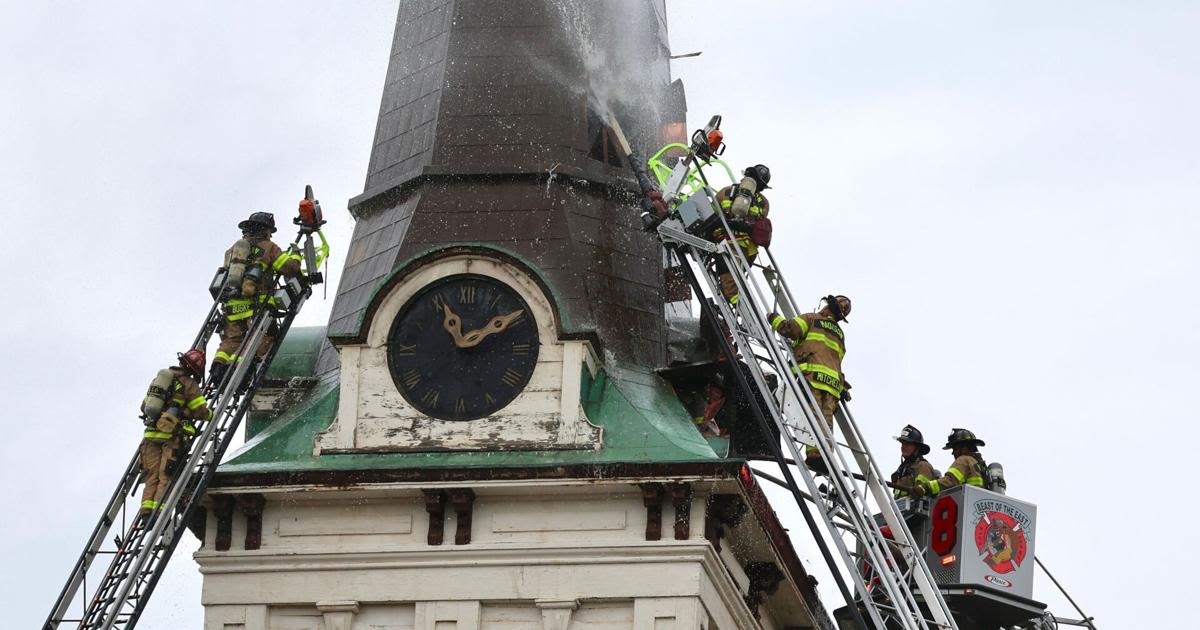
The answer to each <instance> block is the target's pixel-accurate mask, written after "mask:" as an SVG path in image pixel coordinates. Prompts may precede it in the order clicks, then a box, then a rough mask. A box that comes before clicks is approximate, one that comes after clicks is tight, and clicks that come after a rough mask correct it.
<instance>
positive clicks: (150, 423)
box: [142, 416, 158, 429]
mask: <svg viewBox="0 0 1200 630" xmlns="http://www.w3.org/2000/svg"><path fill="white" fill-rule="evenodd" d="M157 423H158V421H157V420H154V419H152V418H149V417H147V416H142V424H144V425H146V428H147V429H149V428H150V427H152V426H154V425H155V424H157Z"/></svg>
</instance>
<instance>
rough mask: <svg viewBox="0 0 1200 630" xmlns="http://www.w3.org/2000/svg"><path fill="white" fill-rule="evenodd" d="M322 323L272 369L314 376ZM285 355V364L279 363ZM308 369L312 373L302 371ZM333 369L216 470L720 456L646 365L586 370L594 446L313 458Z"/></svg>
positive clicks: (331, 401)
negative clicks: (598, 441)
mask: <svg viewBox="0 0 1200 630" xmlns="http://www.w3.org/2000/svg"><path fill="white" fill-rule="evenodd" d="M323 337H324V329H323V328H299V329H294V330H292V331H290V332H289V333H288V337H287V339H286V340H285V341H284V345H283V347H282V348H281V349H280V352H279V354H278V356H277V358H276V363H273V364H272V366H271V371H270V373H277V374H278V377H277V378H290V377H293V376H312V372H311V370H312V365H313V360H315V356H316V349H317V348H319V347H320V344H321V340H322V339H323ZM281 360H284V363H279V362H280V361H281ZM305 366H307V369H308V370H309V371H308V372H307V373H305V372H304V371H303V370H304V369H305ZM338 393H339V389H338V372H337V371H336V370H334V371H332V372H328V373H326V374H323V375H321V376H320V380H319V381H318V383H317V384H316V386H315V387H313V388H312V389H311V390H310V392H309V393H308V395H307V396H305V397H304V398H303V399H302V400H300V401H299V402H297V403H296V404H294V405H292V406H291V407H290V408H288V409H286V410H284V411H283V412H281V413H278V414H274V415H272V414H264V416H265V417H259V418H256V420H257V421H258V422H257V423H256V424H259V425H260V426H261V429H260V430H258V431H257V432H256V433H254V435H253V437H252V438H250V439H249V440H248V441H247V442H246V444H245V445H244V446H243V447H242V448H240V449H239V450H238V451H237V452H236V453H234V454H232V455H231V456H229V457H228V458H227V461H226V462H225V463H224V464H222V465H221V467H220V470H219V473H225V474H245V473H260V472H261V473H273V472H293V471H306V470H365V469H399V468H472V467H530V466H560V465H568V464H589V463H596V464H601V463H674V462H696V461H715V460H720V459H723V455H724V453H722V454H721V455H718V454H717V452H714V450H713V447H712V446H710V444H709V442H708V441H706V440H705V439H704V438H703V437H702V436H701V435H700V433H699V432H698V431H697V430H696V428H695V426H694V425H693V424H692V422H691V420H690V418H689V417H688V413H687V411H686V410H685V409H684V408H683V406H682V404H680V402H679V399H678V398H677V397H676V396H675V395H674V393H673V392H672V390H671V388H670V386H669V385H667V383H666V382H665V381H663V380H662V379H661V378H660V377H659V376H658V375H656V374H654V373H653V372H652V371H651V370H649V369H647V368H632V367H623V366H608V367H606V368H605V369H602V370H600V371H599V372H598V373H597V375H596V377H595V378H592V377H591V375H590V374H589V373H588V372H587V371H586V370H585V371H584V373H583V387H582V401H581V402H582V404H583V408H584V411H585V412H586V414H587V417H588V419H589V420H591V421H592V422H593V423H594V424H597V425H600V426H602V427H604V438H603V448H601V449H599V450H547V451H493V452H480V451H463V452H431V453H362V454H329V455H322V456H320V457H317V456H314V455H313V442H314V439H315V437H316V435H317V433H320V432H321V431H324V430H325V429H326V428H328V427H329V425H330V424H331V423H332V422H333V419H334V416H335V415H336V413H337V404H338Z"/></svg>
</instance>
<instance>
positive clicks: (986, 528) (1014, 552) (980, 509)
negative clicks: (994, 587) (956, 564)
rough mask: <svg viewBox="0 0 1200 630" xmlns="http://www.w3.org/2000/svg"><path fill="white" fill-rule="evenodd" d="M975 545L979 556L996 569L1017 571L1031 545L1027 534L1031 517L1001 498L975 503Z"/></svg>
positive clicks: (1007, 571) (998, 571) (1001, 571)
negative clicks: (1003, 501)
mask: <svg viewBox="0 0 1200 630" xmlns="http://www.w3.org/2000/svg"><path fill="white" fill-rule="evenodd" d="M975 515H976V518H977V520H976V522H975V548H976V549H977V550H978V551H979V559H980V560H982V561H983V562H984V563H986V564H987V565H988V566H989V567H991V568H992V570H993V571H995V572H996V573H1009V572H1011V571H1016V570H1017V569H1019V568H1020V567H1021V564H1022V563H1024V562H1025V554H1026V553H1027V551H1028V549H1029V543H1028V541H1027V540H1026V535H1027V534H1029V535H1031V536H1032V533H1030V532H1029V531H1028V530H1029V527H1030V526H1031V525H1032V521H1031V519H1030V518H1029V517H1028V516H1027V515H1026V514H1025V513H1024V512H1022V511H1021V510H1018V509H1016V508H1015V507H1013V506H1012V505H1008V504H1005V503H1001V502H999V501H991V500H989V501H978V502H976V503H975Z"/></svg>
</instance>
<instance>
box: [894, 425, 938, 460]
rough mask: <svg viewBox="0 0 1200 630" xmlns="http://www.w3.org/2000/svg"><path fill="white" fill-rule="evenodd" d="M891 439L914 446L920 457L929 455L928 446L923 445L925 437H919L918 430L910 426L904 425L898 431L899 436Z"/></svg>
mask: <svg viewBox="0 0 1200 630" xmlns="http://www.w3.org/2000/svg"><path fill="white" fill-rule="evenodd" d="M893 439H894V440H896V441H897V442H901V443H904V442H907V443H909V444H916V445H917V450H919V451H921V454H922V455H928V454H929V445H928V444H926V443H925V436H924V435H921V431H920V429H918V428H917V427H914V426H913V425H911V424H906V425H904V428H903V429H900V435H897V436H896V437H895V438H893Z"/></svg>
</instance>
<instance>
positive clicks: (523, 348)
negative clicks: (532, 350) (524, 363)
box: [512, 343, 529, 356]
mask: <svg viewBox="0 0 1200 630" xmlns="http://www.w3.org/2000/svg"><path fill="white" fill-rule="evenodd" d="M512 353H513V354H516V355H520V356H529V344H527V343H514V344H513V347H512Z"/></svg>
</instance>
